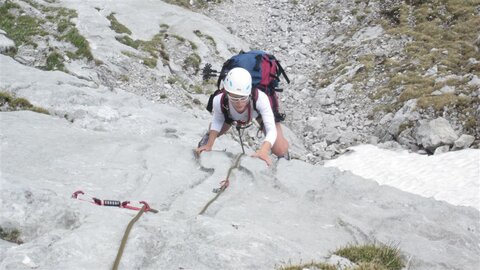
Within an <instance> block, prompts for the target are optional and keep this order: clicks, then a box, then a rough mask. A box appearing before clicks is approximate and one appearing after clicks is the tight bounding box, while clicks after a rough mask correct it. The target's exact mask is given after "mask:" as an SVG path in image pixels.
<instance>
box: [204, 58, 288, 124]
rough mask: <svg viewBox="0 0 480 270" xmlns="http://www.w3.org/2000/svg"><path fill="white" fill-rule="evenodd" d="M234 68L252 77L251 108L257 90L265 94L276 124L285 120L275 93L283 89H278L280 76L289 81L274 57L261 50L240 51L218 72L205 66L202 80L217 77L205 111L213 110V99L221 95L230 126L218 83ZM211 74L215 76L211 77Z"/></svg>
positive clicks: (226, 117) (226, 119) (226, 97)
mask: <svg viewBox="0 0 480 270" xmlns="http://www.w3.org/2000/svg"><path fill="white" fill-rule="evenodd" d="M236 67H241V68H244V69H246V70H247V71H248V72H249V73H250V75H251V76H252V94H251V95H252V100H253V108H254V109H255V110H257V108H256V101H257V99H258V90H260V91H263V92H265V94H267V96H268V98H269V100H270V106H271V107H272V110H273V114H274V116H275V121H276V122H281V121H283V120H284V119H285V114H281V113H279V108H278V98H277V95H276V92H282V91H283V89H280V88H278V85H279V82H280V75H283V77H284V78H285V80H286V81H287V83H290V80H289V79H288V77H287V74H286V73H285V71H284V70H283V68H282V66H281V65H280V62H279V61H278V60H277V59H276V58H275V56H273V55H271V54H268V53H266V52H264V51H261V50H254V51H249V52H243V51H241V52H240V53H239V54H237V55H234V56H232V57H231V58H230V59H228V60H227V61H226V62H225V63H224V64H223V66H222V69H221V70H220V72H216V71H215V70H212V69H211V65H210V64H207V65H206V66H205V68H204V69H203V78H204V79H208V78H209V77H213V76H215V75H218V80H217V90H216V91H215V92H214V93H213V94H212V95H211V96H210V98H209V100H208V104H207V110H208V111H209V112H212V110H213V98H214V97H215V96H216V95H218V94H222V93H223V97H222V112H223V114H224V115H225V121H226V122H227V123H228V124H231V122H232V120H231V119H230V117H229V116H228V115H229V114H228V96H227V95H225V94H224V92H225V91H224V89H220V83H221V82H222V81H223V79H225V77H226V76H227V73H228V72H229V71H230V70H231V69H233V68H236ZM212 73H213V74H215V75H213V76H212Z"/></svg>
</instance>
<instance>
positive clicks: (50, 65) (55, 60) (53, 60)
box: [45, 51, 65, 71]
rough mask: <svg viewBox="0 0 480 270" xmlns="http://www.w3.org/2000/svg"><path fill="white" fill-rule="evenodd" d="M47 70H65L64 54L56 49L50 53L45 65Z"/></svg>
mask: <svg viewBox="0 0 480 270" xmlns="http://www.w3.org/2000/svg"><path fill="white" fill-rule="evenodd" d="M45 69H46V70H62V71H64V70H65V66H64V65H63V56H62V55H61V54H60V53H58V52H57V51H54V52H53V53H51V54H49V55H48V57H47V66H46V67H45Z"/></svg>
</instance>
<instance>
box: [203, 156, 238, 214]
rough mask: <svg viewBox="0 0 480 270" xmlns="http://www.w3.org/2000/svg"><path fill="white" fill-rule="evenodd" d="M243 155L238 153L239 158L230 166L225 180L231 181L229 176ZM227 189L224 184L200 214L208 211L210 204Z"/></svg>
mask: <svg viewBox="0 0 480 270" xmlns="http://www.w3.org/2000/svg"><path fill="white" fill-rule="evenodd" d="M242 156H243V154H238V155H237V159H236V160H235V163H234V164H233V165H232V166H231V167H230V169H228V174H227V178H226V179H225V181H229V180H228V179H229V177H230V174H231V173H232V171H233V169H235V168H238V165H239V164H240V158H241V157H242ZM225 189H227V186H225V185H223V186H221V187H220V189H219V191H218V192H217V195H215V197H213V198H212V199H211V200H210V201H208V203H207V204H206V205H205V206H204V207H203V209H202V211H200V213H198V214H199V215H203V213H205V211H207V208H208V207H209V206H210V204H212V203H213V202H214V201H215V200H216V199H217V198H218V197H220V195H221V194H222V193H223V192H224V191H225Z"/></svg>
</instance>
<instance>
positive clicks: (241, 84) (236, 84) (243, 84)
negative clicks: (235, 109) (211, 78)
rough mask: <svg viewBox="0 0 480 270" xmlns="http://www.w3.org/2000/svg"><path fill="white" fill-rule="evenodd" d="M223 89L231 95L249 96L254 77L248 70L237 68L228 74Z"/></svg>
mask: <svg viewBox="0 0 480 270" xmlns="http://www.w3.org/2000/svg"><path fill="white" fill-rule="evenodd" d="M223 87H225V90H227V92H228V93H230V94H234V95H239V96H248V95H250V92H251V90H252V76H250V73H249V72H248V71H247V70H246V69H244V68H240V67H236V68H234V69H232V70H230V71H229V72H228V73H227V76H226V77H225V79H224V80H223Z"/></svg>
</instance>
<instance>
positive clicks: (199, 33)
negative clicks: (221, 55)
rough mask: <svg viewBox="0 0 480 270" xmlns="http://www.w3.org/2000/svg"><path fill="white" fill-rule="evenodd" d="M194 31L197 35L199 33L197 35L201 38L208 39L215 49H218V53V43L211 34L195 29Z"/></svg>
mask: <svg viewBox="0 0 480 270" xmlns="http://www.w3.org/2000/svg"><path fill="white" fill-rule="evenodd" d="M193 33H194V34H195V35H197V37H199V38H204V39H206V40H207V41H208V42H209V43H210V45H211V46H212V47H214V48H215V51H216V53H217V54H218V51H217V43H216V42H215V39H213V37H211V36H209V35H207V34H204V33H202V32H201V31H200V30H195V31H193Z"/></svg>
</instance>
